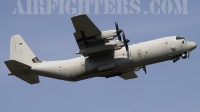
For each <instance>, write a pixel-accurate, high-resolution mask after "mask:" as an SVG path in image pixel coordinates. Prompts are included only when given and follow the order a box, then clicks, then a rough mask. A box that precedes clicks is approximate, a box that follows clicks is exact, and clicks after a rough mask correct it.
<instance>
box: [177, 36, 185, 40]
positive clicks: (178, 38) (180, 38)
mask: <svg viewBox="0 0 200 112" xmlns="http://www.w3.org/2000/svg"><path fill="white" fill-rule="evenodd" d="M182 39H184V40H185V38H184V37H182V36H177V37H176V40H182Z"/></svg>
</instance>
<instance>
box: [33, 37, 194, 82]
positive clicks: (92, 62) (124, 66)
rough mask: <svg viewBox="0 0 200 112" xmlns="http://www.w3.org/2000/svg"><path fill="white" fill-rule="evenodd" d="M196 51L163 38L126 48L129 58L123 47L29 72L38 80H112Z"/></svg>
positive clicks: (190, 45) (184, 42)
mask: <svg viewBox="0 0 200 112" xmlns="http://www.w3.org/2000/svg"><path fill="white" fill-rule="evenodd" d="M195 48H196V44H195V43H194V42H189V41H187V40H185V39H177V38H176V36H170V37H164V38H160V39H156V40H151V41H147V42H141V43H138V44H133V45H130V46H129V56H130V57H128V56H127V52H126V49H125V48H124V47H123V48H122V49H120V50H113V51H108V53H107V55H105V53H104V55H102V56H101V55H99V56H94V57H92V56H90V57H84V56H82V57H78V58H74V59H70V60H63V61H49V62H41V63H33V64H32V65H31V66H32V67H31V72H33V73H35V74H40V75H41V76H45V77H51V78H56V79H61V80H67V81H80V80H84V79H88V78H92V77H113V76H120V75H121V74H123V73H127V72H131V71H136V70H139V69H140V68H142V66H145V65H150V64H154V63H158V62H163V61H167V60H173V59H174V58H176V57H180V55H181V54H186V52H188V51H192V50H193V49H195Z"/></svg>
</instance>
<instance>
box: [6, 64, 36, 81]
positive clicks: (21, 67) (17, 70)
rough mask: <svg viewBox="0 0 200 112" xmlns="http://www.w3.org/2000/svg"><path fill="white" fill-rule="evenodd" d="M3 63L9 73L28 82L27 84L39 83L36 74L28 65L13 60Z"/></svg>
mask: <svg viewBox="0 0 200 112" xmlns="http://www.w3.org/2000/svg"><path fill="white" fill-rule="evenodd" d="M5 64H6V66H7V67H8V69H9V70H10V72H11V73H10V74H9V75H15V76H16V77H18V78H20V79H22V80H24V81H26V82H28V83H29V84H37V83H39V77H38V75H36V74H33V73H31V72H30V69H31V67H30V66H28V65H26V64H23V63H20V62H18V61H15V60H9V61H5Z"/></svg>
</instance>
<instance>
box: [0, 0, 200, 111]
mask: <svg viewBox="0 0 200 112" xmlns="http://www.w3.org/2000/svg"><path fill="white" fill-rule="evenodd" d="M27 1H32V2H30V3H31V6H32V7H31V8H30V4H29V2H28V3H27V2H26V0H12V2H11V1H9V0H1V2H0V34H1V36H0V39H1V41H0V51H1V53H0V62H1V63H0V68H1V69H0V89H1V90H0V112H55V111H57V112H133V111H134V112H199V111H200V74H199V73H200V69H199V66H200V64H199V59H200V57H199V55H200V53H199V47H197V48H196V49H195V50H194V51H192V52H191V54H190V59H185V60H183V59H181V60H180V61H178V62H177V63H175V64H174V63H173V62H172V61H167V62H162V63H158V64H153V65H149V66H147V72H148V74H147V75H145V73H144V72H143V71H142V70H141V71H139V72H136V74H137V75H138V78H137V79H133V80H128V81H125V80H123V79H121V78H119V77H113V78H109V79H105V78H92V79H88V80H83V81H80V82H67V81H61V80H57V79H51V78H45V77H40V83H39V84H36V85H29V84H28V83H26V82H24V81H22V80H20V79H18V78H16V77H14V76H8V73H9V70H8V69H7V67H6V66H5V64H4V61H6V60H9V55H10V53H9V51H10V38H11V36H12V35H15V34H20V35H21V36H22V37H23V38H24V40H25V41H26V42H27V44H28V45H29V46H30V48H31V49H32V50H33V52H34V53H35V54H36V55H37V57H38V58H39V59H40V60H42V61H51V60H66V59H71V58H75V57H79V56H80V55H77V54H75V52H77V51H78V50H79V49H78V46H77V43H76V41H75V39H74V36H73V33H74V31H75V30H74V27H73V25H72V23H71V19H70V18H71V17H73V16H75V15H77V14H79V10H80V12H81V11H82V10H81V6H80V7H79V2H78V0H75V1H76V3H73V2H72V0H63V1H64V2H63V3H64V6H63V8H64V9H62V3H61V1H62V0H59V1H60V2H58V4H59V3H60V4H61V5H54V4H55V3H54V2H53V0H43V1H44V2H43V4H44V5H43V6H41V7H40V8H37V6H34V4H37V1H38V0H34V2H33V0H27ZM47 1H48V2H47ZM49 1H51V2H52V4H51V5H50V6H49V7H50V9H51V10H49V9H48V4H49V3H50V2H49ZM55 1H56V0H55ZM69 1H70V3H69V5H67V3H68V2H69ZM80 1H81V0H80ZM84 1H86V0H84ZM91 1H92V0H91ZM91 1H90V2H91ZM118 1H120V0H118ZM132 1H133V0H132ZM153 1H154V0H135V1H133V2H131V3H129V2H128V3H127V5H126V2H125V3H124V4H120V3H118V2H117V0H116V3H115V5H112V4H111V3H112V2H109V3H110V5H108V4H107V3H106V2H105V1H103V3H102V4H100V5H99V9H98V7H97V6H95V5H94V3H93V4H92V5H90V8H89V9H88V7H87V6H83V9H84V7H86V9H84V10H83V11H82V12H81V13H90V14H88V16H89V17H90V18H91V20H92V21H93V22H94V23H95V24H96V26H97V27H98V28H99V29H100V30H110V29H115V26H114V21H117V22H118V23H119V26H120V28H121V29H123V30H124V31H125V33H126V37H127V38H128V39H130V40H131V41H130V42H129V44H133V43H138V42H142V41H148V40H152V39H156V38H161V37H165V36H172V35H181V36H184V37H185V38H186V39H187V40H189V41H194V42H196V43H197V45H200V39H199V37H200V32H199V29H200V22H199V21H200V7H199V5H200V1H199V0H188V2H187V0H180V1H184V2H180V3H181V4H179V5H181V8H182V9H180V6H178V4H177V3H178V2H177V1H178V0H168V2H166V3H165V0H158V1H160V3H159V2H153ZM175 1H176V2H175ZM84 3H85V2H84ZM41 4H42V3H41ZM90 4H91V3H90ZM96 4H98V2H96ZM152 4H153V5H154V6H153V5H152ZM159 4H160V5H159ZM161 4H163V5H161ZM107 5H108V6H110V8H111V9H109V7H107ZM20 6H21V8H23V11H22V10H21V9H20ZM164 6H167V7H168V6H169V7H168V8H167V7H164ZM27 7H28V8H27ZM113 7H114V8H115V9H116V10H115V12H112V8H113ZM152 7H153V9H152ZM163 7H164V8H163ZM68 8H76V9H77V11H75V14H72V10H68ZM120 8H121V9H120ZM165 8H166V9H165ZM43 9H44V10H43ZM53 9H55V10H53ZM124 9H128V10H127V11H125V10H124ZM159 9H160V14H154V12H155V13H156V12H157V11H158V10H159ZM20 10H21V11H20ZM120 10H121V14H118V13H120ZM130 10H131V11H132V12H134V14H130V12H131V11H130ZM34 11H35V12H34ZM88 11H89V12H88ZM175 11H176V12H177V14H174V13H175ZM23 12H24V13H25V14H20V13H23ZM13 13H15V14H13ZM33 13H38V14H33ZM42 13H50V14H42ZM59 13H63V14H59ZM95 13H96V14H95ZM97 13H99V14H97ZM110 13H114V14H110ZM125 13H127V14H125ZM128 13H129V14H128ZM165 13H169V14H165Z"/></svg>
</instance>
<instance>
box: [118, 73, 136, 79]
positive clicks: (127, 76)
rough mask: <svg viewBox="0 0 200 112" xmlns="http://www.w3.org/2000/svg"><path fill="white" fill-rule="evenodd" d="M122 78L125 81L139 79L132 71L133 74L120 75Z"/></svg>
mask: <svg viewBox="0 0 200 112" xmlns="http://www.w3.org/2000/svg"><path fill="white" fill-rule="evenodd" d="M120 77H121V78H123V79H125V80H128V79H134V78H137V77H138V76H137V75H136V74H135V72H133V71H132V72H127V73H124V74H122V75H120Z"/></svg>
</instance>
